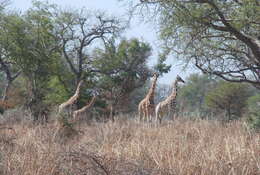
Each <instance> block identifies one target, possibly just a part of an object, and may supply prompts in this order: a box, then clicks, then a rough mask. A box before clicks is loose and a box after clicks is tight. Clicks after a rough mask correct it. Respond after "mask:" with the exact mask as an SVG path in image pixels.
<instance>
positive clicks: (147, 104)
mask: <svg viewBox="0 0 260 175" xmlns="http://www.w3.org/2000/svg"><path fill="white" fill-rule="evenodd" d="M157 78H158V74H157V73H154V75H153V80H152V85H151V87H150V89H149V91H148V93H147V95H146V97H145V98H144V99H143V100H142V101H141V102H140V103H139V105H138V113H139V119H140V121H141V120H142V118H144V119H145V118H147V119H150V120H151V117H152V115H154V112H155V104H154V92H155V87H156V81H157Z"/></svg>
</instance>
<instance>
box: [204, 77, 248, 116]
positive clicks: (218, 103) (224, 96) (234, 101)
mask: <svg viewBox="0 0 260 175" xmlns="http://www.w3.org/2000/svg"><path fill="white" fill-rule="evenodd" d="M249 95H250V94H249V91H248V86H247V85H246V84H239V83H229V82H225V81H220V82H219V83H218V84H217V87H216V88H215V89H213V90H212V91H211V92H209V93H208V94H207V96H206V105H207V106H208V107H209V108H210V109H213V110H215V112H217V113H222V114H224V115H225V117H227V118H225V119H226V120H228V121H229V120H233V119H237V118H240V117H241V116H242V114H243V111H244V109H245V107H246V105H247V104H246V101H247V99H248V97H249Z"/></svg>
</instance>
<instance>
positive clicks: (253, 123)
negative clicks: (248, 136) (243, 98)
mask: <svg viewBox="0 0 260 175" xmlns="http://www.w3.org/2000/svg"><path fill="white" fill-rule="evenodd" d="M247 105H248V111H249V117H248V119H247V122H248V124H249V126H250V127H251V128H253V129H256V130H260V94H257V95H255V96H252V97H250V98H249V99H248V100H247Z"/></svg>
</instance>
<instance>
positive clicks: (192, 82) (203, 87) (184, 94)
mask: <svg viewBox="0 0 260 175" xmlns="http://www.w3.org/2000/svg"><path fill="white" fill-rule="evenodd" d="M185 82H186V83H185V84H184V85H183V86H182V88H180V92H179V96H178V98H179V100H180V104H181V106H180V107H181V108H183V109H184V110H185V111H189V112H195V111H199V112H206V111H207V110H206V109H205V96H206V94H207V93H208V92H209V91H210V90H211V89H212V88H214V86H215V85H216V80H215V79H214V78H213V77H210V76H208V75H200V74H191V75H190V76H189V77H188V78H187V80H186V81H185Z"/></svg>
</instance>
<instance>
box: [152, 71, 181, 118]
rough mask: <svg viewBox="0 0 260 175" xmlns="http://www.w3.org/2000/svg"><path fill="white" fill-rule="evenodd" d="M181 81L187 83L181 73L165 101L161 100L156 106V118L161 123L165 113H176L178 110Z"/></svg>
mask: <svg viewBox="0 0 260 175" xmlns="http://www.w3.org/2000/svg"><path fill="white" fill-rule="evenodd" d="M179 82H182V83H185V81H184V80H183V79H182V78H181V77H180V76H179V75H177V78H176V80H175V81H174V83H173V86H172V92H171V94H170V95H169V96H168V97H167V98H166V99H165V100H164V101H161V102H160V103H158V104H157V106H156V109H155V116H156V120H159V122H160V123H161V122H162V118H163V116H164V115H165V114H168V115H174V113H175V111H176V98H177V92H178V83H179ZM173 118H174V117H173Z"/></svg>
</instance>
